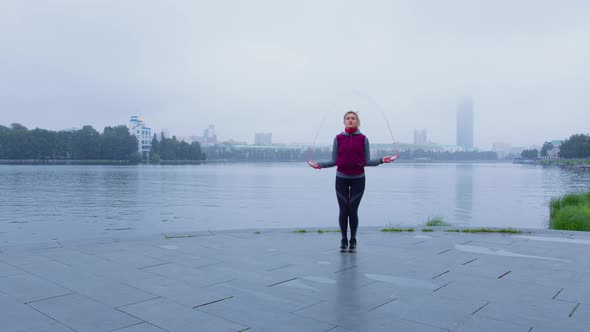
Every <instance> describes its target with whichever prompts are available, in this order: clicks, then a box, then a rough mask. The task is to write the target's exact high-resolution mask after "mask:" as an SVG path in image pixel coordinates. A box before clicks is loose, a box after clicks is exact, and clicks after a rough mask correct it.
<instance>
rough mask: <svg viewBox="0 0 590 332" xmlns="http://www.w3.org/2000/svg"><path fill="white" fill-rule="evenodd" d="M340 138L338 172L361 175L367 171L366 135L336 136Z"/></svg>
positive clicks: (337, 160) (337, 161)
mask: <svg viewBox="0 0 590 332" xmlns="http://www.w3.org/2000/svg"><path fill="white" fill-rule="evenodd" d="M336 139H337V140H338V158H337V159H336V166H338V172H340V173H342V174H346V175H360V174H363V173H365V169H364V167H365V166H366V165H367V161H366V160H365V135H363V134H359V135H350V136H349V135H343V134H339V135H338V136H336Z"/></svg>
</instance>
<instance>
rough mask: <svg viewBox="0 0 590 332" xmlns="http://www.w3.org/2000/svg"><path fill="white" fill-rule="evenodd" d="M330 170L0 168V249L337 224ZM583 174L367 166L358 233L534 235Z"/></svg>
mask: <svg viewBox="0 0 590 332" xmlns="http://www.w3.org/2000/svg"><path fill="white" fill-rule="evenodd" d="M334 176H335V169H334V168H330V169H322V170H313V169H311V168H309V167H307V166H306V164H305V163H278V164H226V165H200V166H137V167H136V166H129V167H127V166H124V167H120V166H119V167H112V166H0V244H6V243H19V242H23V241H47V240H51V239H77V238H88V237H104V236H139V235H142V234H157V233H161V232H180V231H207V230H220V229H236V228H251V229H261V228H280V227H289V228H293V227H301V228H303V227H337V225H338V222H337V214H338V206H337V201H336V195H335V192H334ZM589 190H590V172H575V171H570V170H564V169H560V168H552V167H548V168H543V167H537V166H530V165H512V164H411V163H393V164H389V165H381V166H379V167H370V168H367V187H366V191H365V195H364V197H363V201H362V203H361V207H360V210H359V216H360V225H361V227H362V226H367V225H370V226H385V225H388V224H389V225H407V226H417V225H420V224H423V223H424V222H425V221H426V220H427V219H428V217H432V216H437V215H438V216H441V217H443V218H444V219H445V221H447V222H450V223H452V224H456V225H469V226H499V227H506V226H513V227H531V228H545V227H546V225H547V222H548V217H549V216H548V202H549V200H550V199H551V198H552V197H555V196H559V195H563V194H565V193H567V192H580V191H589Z"/></svg>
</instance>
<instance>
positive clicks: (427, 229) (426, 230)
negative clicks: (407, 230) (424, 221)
mask: <svg viewBox="0 0 590 332" xmlns="http://www.w3.org/2000/svg"><path fill="white" fill-rule="evenodd" d="M422 232H434V229H432V228H422Z"/></svg>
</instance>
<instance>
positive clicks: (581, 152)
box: [559, 134, 590, 158]
mask: <svg viewBox="0 0 590 332" xmlns="http://www.w3.org/2000/svg"><path fill="white" fill-rule="evenodd" d="M559 156H560V157H562V158H589V157H590V136H588V135H584V134H576V135H572V136H570V138H568V139H566V140H565V141H564V142H563V143H562V144H561V146H560V147H559Z"/></svg>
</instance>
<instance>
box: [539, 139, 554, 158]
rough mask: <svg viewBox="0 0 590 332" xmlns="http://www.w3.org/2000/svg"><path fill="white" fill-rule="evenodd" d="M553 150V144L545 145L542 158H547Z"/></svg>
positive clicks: (546, 143)
mask: <svg viewBox="0 0 590 332" xmlns="http://www.w3.org/2000/svg"><path fill="white" fill-rule="evenodd" d="M551 150H553V144H552V143H551V142H545V143H543V147H542V148H541V157H547V152H549V151H551Z"/></svg>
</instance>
